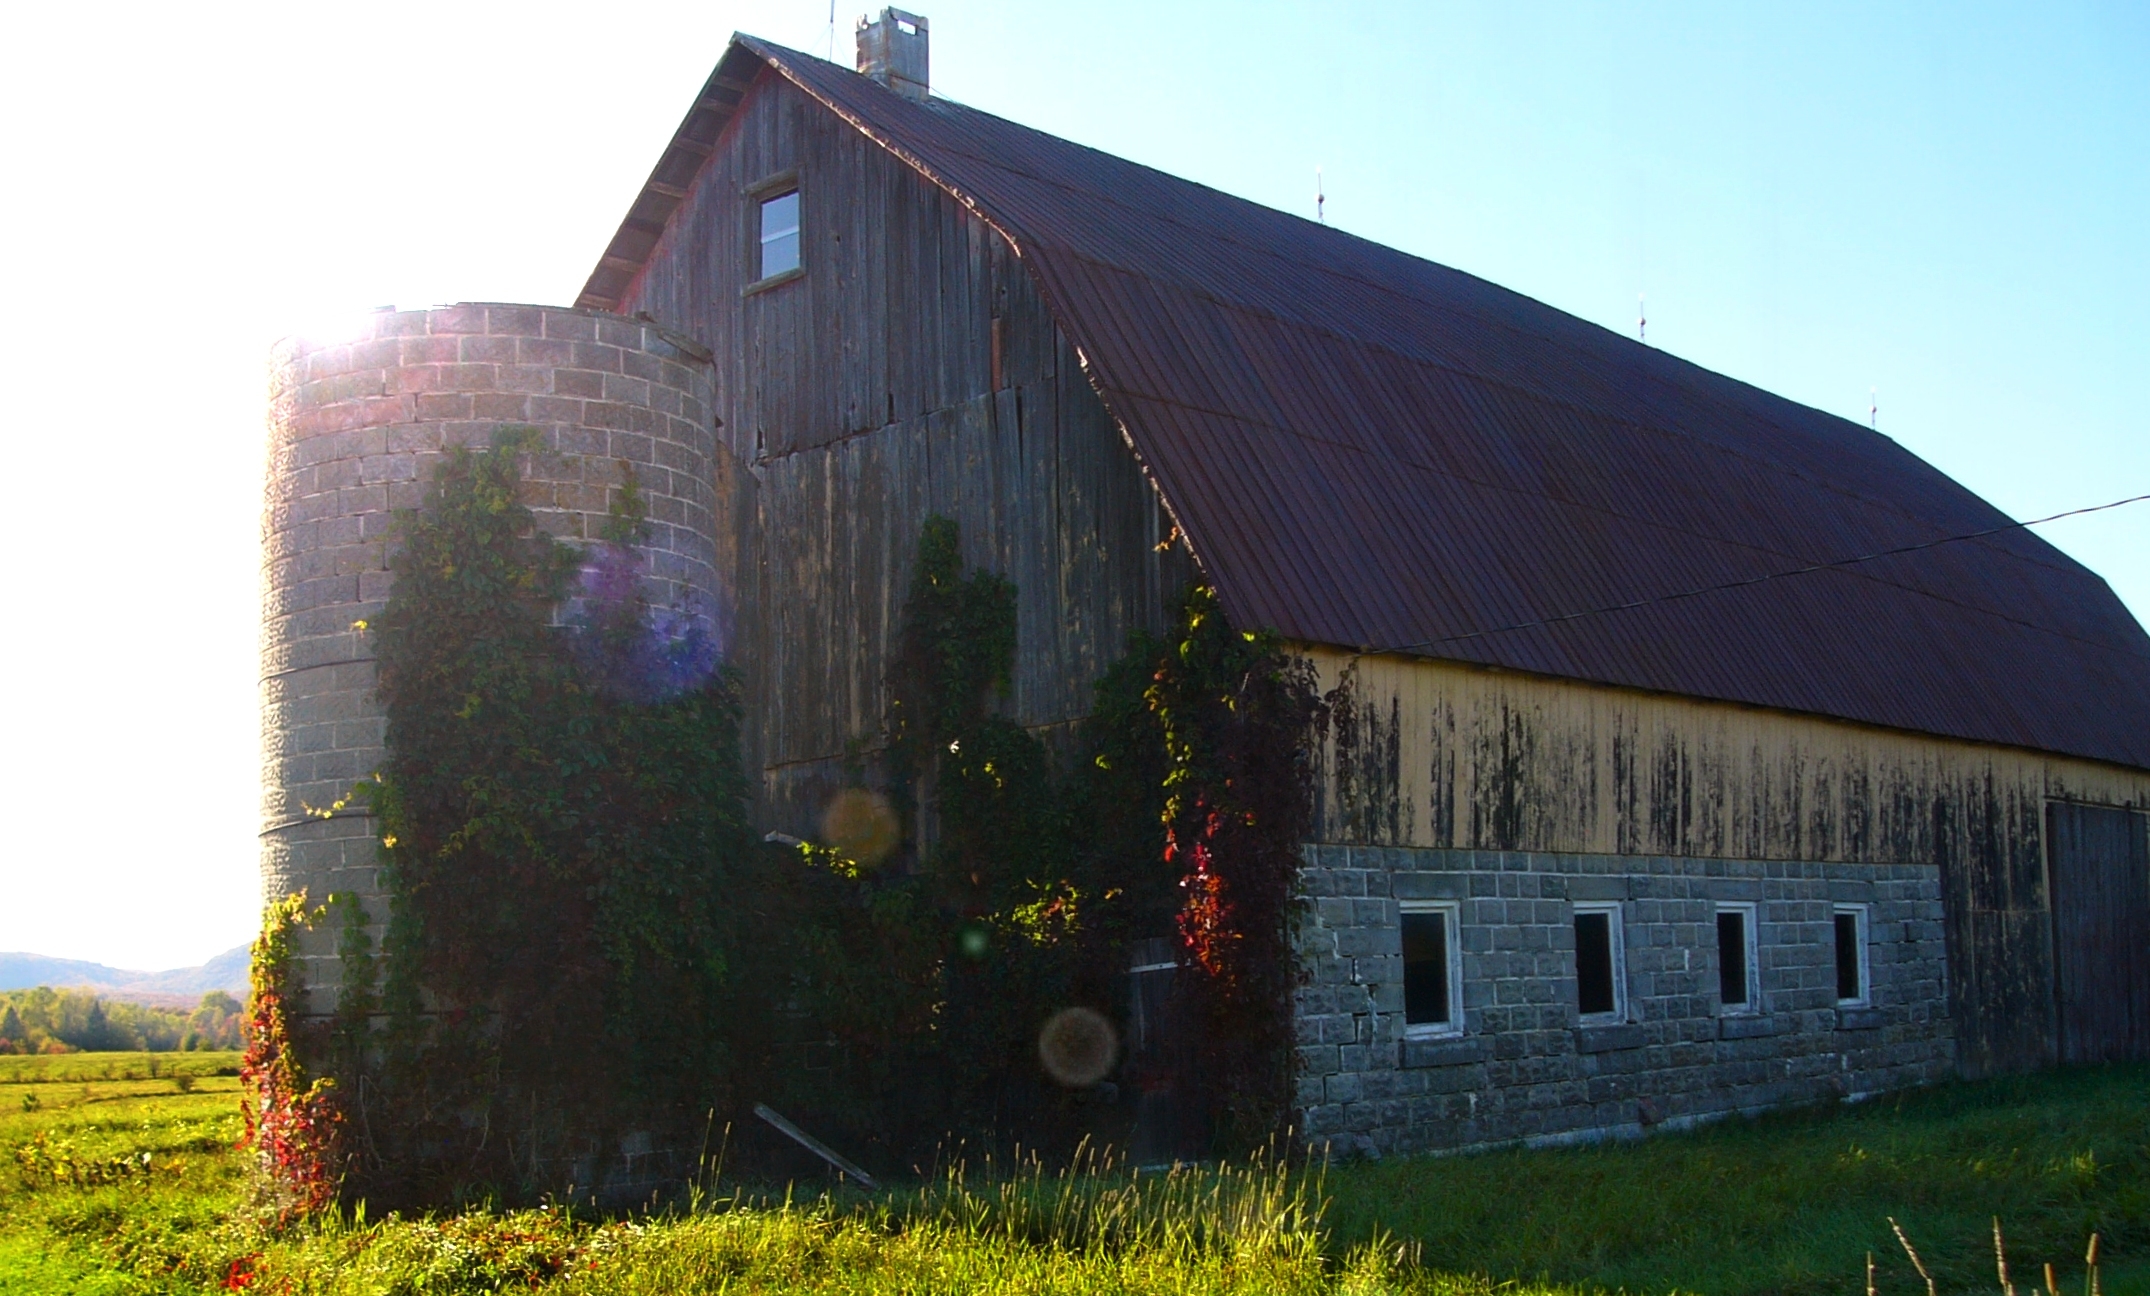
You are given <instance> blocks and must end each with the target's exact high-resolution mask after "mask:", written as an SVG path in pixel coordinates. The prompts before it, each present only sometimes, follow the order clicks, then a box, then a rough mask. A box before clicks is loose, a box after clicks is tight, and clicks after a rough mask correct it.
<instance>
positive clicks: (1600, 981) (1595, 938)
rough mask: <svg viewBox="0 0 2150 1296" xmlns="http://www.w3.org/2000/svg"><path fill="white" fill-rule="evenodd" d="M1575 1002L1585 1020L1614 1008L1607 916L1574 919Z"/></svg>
mask: <svg viewBox="0 0 2150 1296" xmlns="http://www.w3.org/2000/svg"><path fill="white" fill-rule="evenodd" d="M1575 998H1576V1006H1577V1007H1578V1008H1579V1009H1581V1010H1582V1014H1583V1015H1584V1016H1585V1017H1588V1016H1590V1015H1592V1014H1594V1013H1609V1012H1612V1011H1613V1010H1614V1009H1615V1008H1616V1007H1617V1005H1616V1004H1615V1002H1614V999H1613V936H1612V915H1611V914H1609V913H1579V914H1577V915H1575Z"/></svg>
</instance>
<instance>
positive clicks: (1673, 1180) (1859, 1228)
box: [1326, 1066, 2150, 1296]
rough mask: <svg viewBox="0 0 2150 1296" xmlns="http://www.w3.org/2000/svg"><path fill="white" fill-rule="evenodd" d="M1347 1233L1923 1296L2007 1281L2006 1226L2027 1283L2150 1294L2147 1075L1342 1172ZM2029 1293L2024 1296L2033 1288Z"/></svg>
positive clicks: (1616, 1273) (1565, 1276)
mask: <svg viewBox="0 0 2150 1296" xmlns="http://www.w3.org/2000/svg"><path fill="white" fill-rule="evenodd" d="M1328 1191H1329V1195H1330V1197H1331V1204H1330V1209H1329V1211H1328V1213H1327V1216H1326V1220H1327V1223H1328V1225H1329V1227H1330V1228H1331V1229H1332V1230H1333V1232H1334V1234H1335V1236H1336V1238H1337V1239H1338V1241H1339V1243H1348V1242H1349V1241H1350V1240H1352V1239H1354V1238H1361V1237H1365V1236H1368V1235H1370V1234H1371V1233H1372V1232H1373V1231H1375V1230H1377V1229H1386V1230H1388V1231H1390V1232H1392V1233H1394V1234H1396V1235H1398V1236H1401V1237H1409V1238H1413V1239H1416V1240H1417V1241H1418V1242H1419V1243H1420V1244H1421V1246H1422V1248H1423V1250H1422V1253H1421V1254H1422V1255H1423V1257H1424V1260H1425V1263H1426V1264H1427V1265H1429V1266H1431V1267H1434V1268H1441V1269H1463V1270H1469V1271H1475V1272H1487V1273H1494V1274H1500V1275H1503V1276H1521V1277H1531V1278H1537V1277H1541V1276H1542V1277H1544V1278H1547V1279H1549V1280H1553V1281H1560V1282H1573V1283H1581V1284H1586V1285H1591V1286H1600V1287H1605V1288H1612V1289H1618V1288H1623V1287H1624V1288H1626V1289H1628V1290H1630V1291H1664V1290H1669V1289H1673V1288H1677V1289H1680V1290H1685V1291H1701V1292H1723V1293H1745V1292H1770V1293H1794V1294H1796V1293H1816V1294H1817V1296H1819V1294H1820V1293H1825V1292H1826V1293H1843V1292H1853V1291H1858V1290H1863V1282H1864V1272H1865V1265H1866V1255H1867V1253H1868V1252H1869V1251H1871V1252H1873V1253H1874V1257H1875V1263H1876V1267H1877V1276H1878V1279H1879V1282H1880V1284H1881V1289H1882V1291H1883V1293H1885V1294H1886V1293H1891V1292H1900V1293H1907V1294H1923V1292H1924V1291H1925V1284H1924V1282H1922V1281H1921V1280H1920V1279H1919V1277H1918V1275H1917V1274H1916V1273H1915V1272H1914V1271H1913V1270H1912V1267H1911V1262H1910V1260H1909V1259H1908V1258H1906V1256H1905V1255H1904V1252H1903V1249H1902V1248H1901V1247H1900V1246H1899V1245H1898V1244H1897V1241H1896V1239H1895V1237H1894V1236H1893V1235H1892V1234H1891V1232H1890V1229H1889V1223H1888V1221H1889V1217H1890V1216H1892V1215H1893V1216H1894V1217H1895V1218H1896V1219H1898V1220H1899V1221H1901V1222H1902V1224H1903V1226H1904V1229H1905V1232H1906V1234H1907V1235H1908V1236H1909V1237H1910V1238H1911V1240H1912V1242H1913V1243H1914V1244H1915V1245H1916V1246H1917V1247H1918V1249H1919V1253H1920V1255H1921V1256H1923V1257H1924V1258H1925V1260H1926V1263H1927V1265H1928V1267H1929V1268H1931V1269H1932V1270H1933V1271H1934V1273H1935V1277H1936V1279H1937V1281H1938V1283H1939V1285H1940V1288H1941V1290H1942V1291H1943V1292H1951V1291H1954V1292H1962V1291H1994V1290H1996V1289H1997V1285H1996V1278H1995V1271H1994V1257H1993V1242H1992V1229H1993V1220H1994V1218H1995V1217H1999V1219H2000V1220H2001V1223H2002V1225H2003V1227H2004V1228H2005V1230H2006V1233H2007V1238H2008V1253H2009V1257H2010V1261H2011V1263H2012V1265H2013V1266H2014V1268H2015V1271H2016V1274H2017V1277H2018V1284H2019V1286H2022V1285H2024V1283H2025V1282H2026V1281H2027V1276H2037V1275H2039V1274H2040V1272H2041V1266H2042V1265H2043V1264H2044V1263H2045V1262H2048V1261H2050V1262H2052V1263H2053V1264H2054V1266H2055V1269H2056V1271H2057V1273H2058V1274H2059V1276H2060V1277H2061V1278H2062V1280H2063V1281H2064V1282H2065V1283H2066V1284H2068V1290H2070V1291H2080V1290H2081V1282H2082V1276H2083V1250H2084V1243H2085V1241H2086V1239H2087V1238H2088V1236H2089V1235H2090V1234H2091V1233H2092V1232H2093V1231H2095V1232H2098V1233H2100V1234H2101V1235H2102V1237H2101V1248H2102V1250H2103V1253H2104V1255H2105V1257H2106V1259H2107V1261H2108V1264H2107V1266H2106V1272H2105V1275H2104V1278H2105V1282H2104V1289H2105V1291H2106V1292H2107V1293H2108V1294H2111V1293H2116V1292H2141V1291H2150V1267H2146V1264H2145V1261H2146V1260H2150V1068H2145V1067H2142V1066H2113V1067H2102V1068H2095V1069H2087V1070H2077V1071H2066V1072H2058V1073H2050V1074H2045V1075H2038V1076H2030V1077H2023V1078H2018V1079H2003V1080H1989V1081H1980V1082H1976V1083H1954V1084H1947V1085H1941V1086H1938V1087H1936V1088H1933V1089H1929V1090H1923V1091H1916V1092H1910V1093H1904V1094H1899V1095H1893V1096H1890V1097H1886V1098H1879V1099H1875V1100H1872V1101H1869V1102H1866V1103H1861V1104H1856V1105H1852V1106H1847V1107H1836V1108H1825V1109H1816V1110H1809V1111H1804V1112H1788V1113H1781V1114H1777V1115H1772V1116H1766V1117H1762V1118H1759V1119H1755V1120H1732V1121H1727V1122H1725V1123H1722V1124H1719V1125H1715V1126H1711V1127H1707V1128H1704V1129H1700V1130H1695V1131H1691V1132H1688V1133H1683V1134H1672V1135H1664V1136H1659V1137H1656V1138H1651V1139H1647V1140H1643V1141H1640V1142H1634V1143H1613V1144H1601V1145H1597V1146H1593V1147H1582V1148H1571V1149H1561V1150H1551V1149H1548V1150H1540V1151H1505V1152H1493V1153H1485V1154H1481V1155H1475V1156H1462V1157H1446V1158H1436V1159H1431V1160H1394V1161H1384V1162H1376V1163H1366V1164H1359V1165H1353V1166H1348V1167H1341V1168H1339V1169H1337V1170H1335V1171H1333V1172H1332V1173H1331V1174H1330V1176H1329V1181H1328ZM2026 1290H2027V1288H2026Z"/></svg>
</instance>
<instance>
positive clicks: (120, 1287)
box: [0, 1055, 2150, 1296]
mask: <svg viewBox="0 0 2150 1296" xmlns="http://www.w3.org/2000/svg"><path fill="white" fill-rule="evenodd" d="M138 1060H139V1058H138V1056H137V1058H136V1059H134V1060H128V1059H123V1058H117V1057H115V1058H112V1059H110V1060H109V1061H104V1060H99V1059H97V1058H95V1057H94V1056H83V1055H76V1056H75V1057H72V1058H68V1057H62V1058H52V1059H24V1061H34V1062H39V1063H45V1064H49V1065H50V1066H54V1067H56V1066H57V1065H58V1064H62V1063H65V1064H69V1067H68V1069H67V1071H66V1072H65V1074H64V1076H63V1075H61V1074H60V1073H58V1072H57V1071H54V1070H50V1069H48V1070H47V1071H46V1072H44V1073H41V1074H40V1075H38V1076H37V1077H35V1081H34V1082H33V1083H22V1082H21V1079H22V1077H19V1076H18V1077H16V1078H15V1080H13V1081H12V1082H0V1296H14V1293H17V1292H33V1291H34V1292H55V1291H58V1292H65V1291H85V1292H112V1293H136V1292H190V1293H191V1292H211V1291H220V1290H224V1289H225V1286H226V1284H227V1283H240V1284H242V1285H243V1287H242V1289H244V1290H250V1291H284V1292H291V1293H316V1292H318V1293H335V1294H338V1296H375V1294H379V1296H388V1294H391V1293H393V1294H397V1296H421V1294H435V1293H479V1292H506V1291H528V1290H531V1289H532V1288H539V1289H543V1290H554V1291H560V1292H590V1293H622V1294H625V1293H671V1292H684V1293H696V1292H712V1293H713V1292H726V1293H734V1294H749V1293H776V1292H810V1293H855V1294H857V1296H880V1294H882V1293H896V1292H933V1293H942V1292H946V1293H952V1294H955V1296H973V1294H983V1293H994V1294H999V1293H1015V1292H1026V1293H1027V1292H1055V1293H1076V1294H1081V1296H1091V1294H1093V1293H1099V1294H1101V1293H1107V1292H1113V1293H1152V1292H1155V1293H1165V1292H1172V1293H1197V1294H1202V1293H1220V1294H1221V1293H1232V1294H1235V1296H1236V1294H1237V1293H1254V1292H1278V1293H1287V1294H1296V1293H1309V1294H1311V1293H1336V1292H1351V1293H1373V1292H1399V1293H1402V1292H1424V1293H1454V1294H1456V1296H1465V1294H1469V1296H1478V1294H1480V1293H1484V1294H1485V1296H1491V1294H1492V1293H1494V1292H1505V1293H1511V1294H1512V1296H1530V1294H1531V1293H1536V1292H1550V1291H1583V1290H1618V1289H1624V1290H1626V1291H1630V1292H1670V1291H1676V1290H1677V1291H1694V1292H1712V1293H1726V1294H1728V1296H1736V1294H1739V1293H1777V1292H1787V1293H1806V1292H1813V1293H1822V1292H1830V1293H1853V1294H1854V1296H1856V1294H1857V1293H1859V1292H1861V1291H1862V1290H1863V1285H1864V1278H1865V1262H1866V1255H1867V1253H1868V1252H1869V1251H1871V1252H1873V1253H1874V1256H1875V1260H1876V1264H1877V1281H1878V1285H1879V1289H1880V1291H1881V1292H1882V1293H1883V1296H1923V1293H1924V1291H1925V1285H1924V1283H1923V1282H1922V1281H1921V1280H1920V1279H1919V1278H1918V1276H1917V1275H1916V1274H1915V1273H1913V1272H1912V1269H1911V1266H1910V1262H1909V1261H1908V1260H1907V1259H1906V1258H1905V1257H1904V1255H1903V1252H1902V1250H1901V1248H1899V1247H1898V1246H1897V1244H1896V1241H1895V1239H1894V1237H1893V1236H1892V1235H1891V1233H1890V1231H1889V1225H1888V1219H1889V1217H1890V1216H1892V1215H1893V1216H1894V1217H1896V1218H1897V1219H1898V1220H1899V1221H1901V1222H1902V1223H1903V1225H1904V1227H1905V1229H1906V1231H1907V1233H1908V1235H1909V1236H1910V1237H1911V1238H1912V1240H1913V1241H1914V1242H1915V1243H1916V1244H1917V1245H1918V1247H1919V1251H1920V1254H1921V1256H1922V1257H1923V1258H1924V1259H1925V1260H1926V1262H1927V1264H1928V1265H1929V1267H1930V1268H1932V1269H1933V1270H1934V1271H1935V1274H1936V1277H1937V1279H1938V1280H1939V1287H1940V1290H1941V1291H1943V1292H1951V1293H1953V1292H1963V1291H1987V1292H1992V1291H1995V1290H1997V1283H1996V1279H1995V1272H1994V1264H1993V1248H1992V1237H1991V1229H1992V1220H1993V1217H1994V1216H1999V1217H2000V1219H2001V1221H2002V1223H2003V1225H2004V1227H2005V1228H2006V1230H2007V1236H2008V1254H2009V1259H2010V1262H2011V1265H2012V1267H2013V1270H2014V1273H2015V1275H2016V1282H2017V1284H2018V1286H2019V1289H2020V1290H2021V1291H2022V1292H2023V1293H2025V1296H2028V1293H2029V1292H2030V1291H2031V1289H2032V1288H2033V1287H2035V1286H2037V1285H2039V1283H2040V1279H2041V1272H2040V1270H2041V1266H2042V1264H2043V1263H2044V1262H2046V1261H2052V1262H2054V1263H2055V1266H2056V1269H2057V1271H2058V1277H2059V1278H2060V1281H2061V1282H2062V1284H2063V1290H2066V1291H2068V1292H2069V1293H2070V1296H2074V1293H2075V1292H2077V1291H2080V1290H2081V1286H2080V1284H2081V1281H2082V1261H2081V1256H2082V1248H2083V1242H2084V1239H2085V1237H2086V1236H2087V1235H2088V1234H2089V1233H2090V1232H2091V1231H2092V1230H2096V1231H2098V1232H2099V1233H2100V1234H2101V1235H2102V1246H2103V1249H2104V1254H2105V1258H2106V1261H2107V1264H2106V1268H2105V1271H2104V1284H2103V1289H2104V1291H2105V1292H2106V1293H2109V1294H2110V1296H2129V1294H2130V1293H2133V1292H2144V1291H2150V1265H2145V1263H2144V1258H2145V1256H2146V1255H2150V1069H2146V1068H2143V1067H2111V1068H2104V1069H2100V1070H2094V1071H2081V1072H2074V1073H2065V1074H2059V1075H2048V1076H2039V1077H2033V1078H2029V1079H2022V1080H2007V1081H1993V1082H1984V1083H1979V1084H1961V1085H1949V1086H1944V1087H1941V1088H1938V1089H1935V1090H1931V1091H1926V1092H1922V1093H1916V1094H1909V1095H1903V1096H1900V1097H1896V1098H1891V1099H1886V1100H1879V1101H1875V1102H1871V1103H1867V1104H1863V1105H1860V1106H1856V1107H1850V1108H1841V1109H1834V1110H1826V1111H1811V1112H1805V1113H1794V1114H1788V1115H1780V1116H1774V1117H1769V1118H1765V1119H1761V1120H1755V1121H1734V1122H1727V1123H1725V1124H1722V1125H1718V1126H1714V1127H1711V1128H1708V1129H1703V1130H1699V1131H1693V1132H1690V1133H1685V1134H1674V1135H1666V1136H1662V1137H1658V1138H1653V1139H1649V1140H1646V1141H1643V1142H1639V1143H1622V1144H1606V1145H1600V1146H1596V1147H1587V1148H1575V1149H1567V1150H1549V1151H1503V1152H1494V1153H1485V1154H1479V1155H1473V1156H1457V1157H1445V1158H1430V1159H1429V1158H1417V1159H1408V1160H1394V1161H1387V1162H1378V1163H1356V1164H1349V1165H1338V1166H1333V1167H1329V1168H1328V1169H1327V1170H1326V1172H1324V1171H1323V1170H1322V1168H1320V1167H1318V1166H1316V1167H1303V1166H1288V1165H1284V1164H1281V1163H1279V1162H1278V1161H1277V1160H1275V1159H1272V1158H1255V1159H1252V1160H1249V1161H1245V1162H1239V1163H1235V1164H1231V1165H1225V1166H1198V1167H1182V1168H1178V1169H1175V1170H1172V1171H1168V1172H1160V1173H1154V1174H1152V1173H1138V1172H1135V1171H1133V1170H1131V1169H1129V1168H1127V1167H1126V1166H1125V1165H1124V1164H1122V1163H1120V1162H1118V1161H1116V1160H1114V1159H1112V1158H1111V1157H1109V1156H1107V1155H1104V1154H1097V1155H1086V1156H1085V1157H1083V1158H1081V1159H1079V1160H1078V1162H1077V1164H1076V1165H1074V1166H1072V1167H1066V1168H1053V1167H1048V1166H1045V1165H1043V1164H1041V1163H1039V1162H1037V1161H1035V1160H1026V1161H1021V1162H1018V1163H1016V1164H1014V1165H992V1164H988V1163H984V1162H973V1163H971V1164H970V1165H969V1166H968V1167H958V1168H956V1169H953V1170H950V1171H948V1172H945V1173H943V1174H941V1175H939V1176H937V1177H935V1178H933V1179H932V1180H930V1181H927V1182H924V1183H920V1184H916V1185H912V1186H909V1187H905V1188H895V1189H890V1190H887V1191H884V1192H880V1193H874V1194H867V1193H860V1192H854V1191H836V1192H823V1191H820V1190H818V1189H813V1190H805V1191H792V1192H790V1193H787V1192H786V1191H785V1190H783V1189H781V1188H778V1189H773V1190H772V1189H758V1190H757V1189H748V1188H743V1187H741V1186H739V1185H737V1184H733V1183H730V1182H725V1183H722V1184H717V1183H711V1184H707V1185H704V1186H703V1189H702V1191H700V1192H699V1193H698V1194H696V1195H695V1196H693V1197H692V1198H691V1199H690V1200H686V1201H682V1202H678V1203H675V1204H674V1205H673V1206H672V1207H671V1208H669V1209H667V1210H661V1211H656V1212H643V1213H640V1214H637V1215H634V1216H632V1217H618V1218H610V1219H606V1218H597V1217H592V1216H588V1215H583V1214H577V1213H574V1212H570V1211H565V1210H551V1211H520V1212H511V1213H497V1212H486V1211H470V1212H466V1213H463V1214H459V1215H453V1216H444V1217H438V1218H429V1219H398V1218H387V1219H382V1218H368V1217H367V1216H366V1215H365V1214H364V1213H362V1212H356V1211H354V1212H350V1213H347V1214H345V1215H342V1216H339V1217H336V1218H332V1219H327V1220H323V1221H319V1222H318V1223H316V1224H315V1225H312V1226H310V1227H307V1228H302V1229H298V1230H294V1231H291V1232H288V1233H284V1234H281V1235H271V1234H268V1233H265V1232H263V1231H262V1230H261V1229H260V1228H259V1227H258V1226H257V1225H256V1224H255V1223H254V1222H253V1221H252V1220H251V1217H250V1216H249V1215H248V1213H247V1211H246V1210H245V1192H244V1187H245V1185H244V1182H243V1175H242V1164H241V1158H240V1157H239V1155H238V1154H236V1153H235V1152H234V1151H233V1150H232V1147H231V1143H232V1140H233V1139H234V1138H236V1136H237V1133H238V1121H237V1118H236V1114H235V1101H236V1096H237V1095H236V1081H235V1080H234V1079H233V1078H231V1077H228V1076H219V1075H213V1074H211V1075H201V1076H196V1077H193V1078H192V1079H191V1080H184V1079H174V1078H173V1077H171V1076H168V1075H159V1076H156V1077H150V1076H148V1075H147V1074H143V1073H139V1072H137V1071H135V1070H133V1069H131V1068H132V1067H133V1066H134V1064H135V1061H138ZM108 1066H109V1068H110V1069H111V1073H112V1074H113V1076H114V1077H115V1078H113V1079H109V1080H108V1079H105V1078H103V1077H104V1073H105V1071H106V1069H107V1067H108ZM212 1069H213V1068H212ZM183 1085H185V1086H188V1087H189V1088H190V1091H188V1092H182V1091H181V1089H182V1086H183ZM25 1097H34V1098H35V1099H36V1100H37V1101H36V1102H35V1103H34V1104H32V1105H31V1106H30V1107H29V1108H28V1109H26V1108H25V1106H24V1104H23V1099H24V1098H25ZM40 1136H42V1138H43V1140H44V1142H43V1144H42V1146H43V1147H45V1148H46V1149H48V1150H50V1149H54V1148H57V1147H59V1146H61V1145H64V1146H65V1147H66V1148H67V1149H68V1153H67V1155H68V1156H69V1157H71V1158H73V1162H72V1163H73V1164H80V1165H89V1166H105V1167H108V1168H109V1167H111V1166H113V1165H118V1166H120V1167H122V1168H121V1169H118V1170H111V1171H110V1173H109V1174H107V1173H106V1171H98V1172H97V1173H94V1174H85V1175H81V1176H77V1177H76V1178H72V1179H70V1178H67V1177H66V1176H65V1175H60V1174H57V1173H56V1172H53V1171H51V1170H49V1168H48V1169H47V1170H43V1171H40V1170H37V1169H36V1167H35V1166H33V1165H30V1164H27V1163H24V1162H22V1161H21V1160H20V1159H19V1158H18V1157H17V1155H16V1153H17V1150H18V1149H20V1148H22V1147H24V1146H25V1145H36V1144H37V1142H38V1140H39V1138H40ZM145 1157H146V1159H147V1168H146V1170H136V1169H129V1168H126V1167H129V1166H134V1165H137V1164H139V1163H140V1162H141V1161H142V1160H143V1159H144V1158H145ZM33 1160H34V1158H33ZM39 1164H44V1163H39ZM41 1175H42V1177H40V1176H41Z"/></svg>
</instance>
